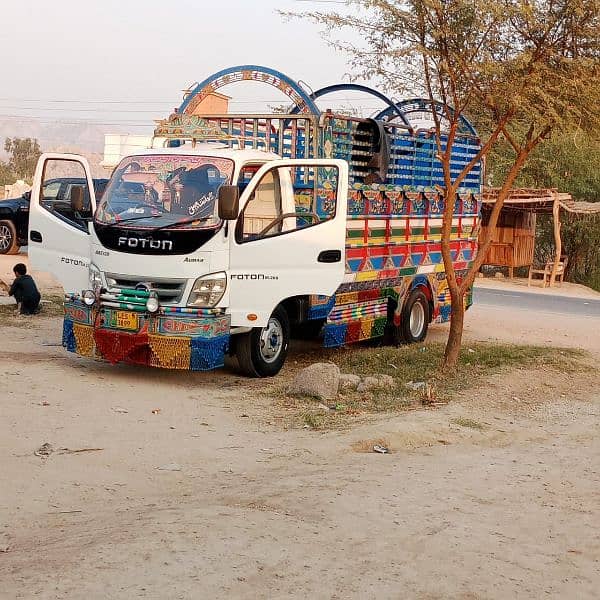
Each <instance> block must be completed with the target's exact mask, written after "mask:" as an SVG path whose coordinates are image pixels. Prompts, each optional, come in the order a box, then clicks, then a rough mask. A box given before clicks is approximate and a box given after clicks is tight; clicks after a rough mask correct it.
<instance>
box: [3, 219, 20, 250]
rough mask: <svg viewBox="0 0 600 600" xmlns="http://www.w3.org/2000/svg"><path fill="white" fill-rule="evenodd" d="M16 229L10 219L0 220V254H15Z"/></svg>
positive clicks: (17, 244) (17, 247)
mask: <svg viewBox="0 0 600 600" xmlns="http://www.w3.org/2000/svg"><path fill="white" fill-rule="evenodd" d="M18 252H19V242H18V240H17V230H16V228H15V226H14V224H13V223H12V222H11V221H0V254H17V253H18Z"/></svg>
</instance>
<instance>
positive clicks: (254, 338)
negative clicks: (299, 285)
mask: <svg viewBox="0 0 600 600" xmlns="http://www.w3.org/2000/svg"><path fill="white" fill-rule="evenodd" d="M289 344H290V322H289V319H288V316H287V313H286V312H285V310H284V309H283V308H281V307H280V306H278V307H277V308H276V309H275V310H274V311H273V314H272V315H271V316H270V317H269V322H268V323H267V325H266V327H255V328H254V329H253V330H252V331H249V332H248V333H242V334H240V335H239V336H238V337H237V339H236V343H235V355H236V357H237V361H238V364H239V367H240V371H241V372H242V373H243V374H244V375H247V376H249V377H273V375H277V373H279V371H280V370H281V367H283V363H284V362H285V359H286V357H287V353H288V347H289Z"/></svg>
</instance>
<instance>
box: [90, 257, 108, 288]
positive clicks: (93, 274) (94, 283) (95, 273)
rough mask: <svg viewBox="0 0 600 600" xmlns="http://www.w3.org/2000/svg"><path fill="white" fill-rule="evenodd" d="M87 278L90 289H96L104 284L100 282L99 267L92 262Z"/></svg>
mask: <svg viewBox="0 0 600 600" xmlns="http://www.w3.org/2000/svg"><path fill="white" fill-rule="evenodd" d="M89 278H90V288H91V289H92V290H97V289H99V288H101V287H102V286H103V285H104V284H103V282H102V274H101V273H100V269H99V268H98V267H97V266H96V265H95V264H94V263H90V270H89Z"/></svg>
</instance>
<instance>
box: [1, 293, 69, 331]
mask: <svg viewBox="0 0 600 600" xmlns="http://www.w3.org/2000/svg"><path fill="white" fill-rule="evenodd" d="M63 299H64V297H63V296H62V294H44V295H43V296H42V304H41V308H40V312H39V314H37V315H33V316H26V315H23V316H20V315H17V314H15V311H16V308H17V306H16V304H14V303H12V302H11V303H10V304H0V326H3V327H6V326H11V327H25V328H28V327H32V326H33V325H34V324H35V321H36V319H39V318H40V317H42V318H46V317H62V316H63V314H64V311H63Z"/></svg>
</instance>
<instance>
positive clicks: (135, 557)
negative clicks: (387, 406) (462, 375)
mask: <svg viewBox="0 0 600 600" xmlns="http://www.w3.org/2000/svg"><path fill="white" fill-rule="evenodd" d="M33 324H34V326H33V327H31V328H23V327H20V328H14V327H3V328H0V336H1V339H2V345H1V346H0V377H1V380H2V391H1V392H0V398H1V401H0V411H1V417H0V550H7V551H5V552H0V582H1V585H0V598H7V599H9V598H10V599H13V598H23V599H29V598H47V599H80V598H81V599H84V598H85V599H86V600H89V599H90V598H94V599H95V598H102V599H104V598H111V599H112V598H115V599H130V598H152V599H166V598H168V599H171V598H185V599H188V598H194V599H195V598H269V599H271V598H331V599H333V598H335V599H345V598H360V599H362V598H375V597H377V598H390V599H400V598H416V599H423V600H434V599H440V600H441V599H448V598H451V599H454V598H456V599H461V600H475V599H484V598H485V599H487V598H493V599H496V598H497V599H505V598H528V599H529V598H531V599H538V598H542V597H543V598H557V599H558V598H560V599H564V598H569V599H570V598H577V599H580V598H581V599H587V598H589V599H592V598H597V597H598V589H599V586H600V526H599V525H598V524H599V523H600V495H599V490H600V438H599V436H598V431H599V430H600V394H599V392H598V389H599V387H598V384H599V383H600V377H599V376H598V372H597V371H590V372H589V373H584V374H582V375H580V376H577V377H573V376H572V375H567V374H565V375H557V374H555V373H552V372H550V371H547V372H545V371H537V372H529V371H524V370H523V371H519V370H517V371H515V372H513V373H511V374H510V375H504V376H495V377H493V378H491V379H490V380H489V381H487V382H482V386H481V389H479V390H474V391H472V392H471V393H469V394H468V395H465V396H464V397H463V398H461V399H460V400H459V401H456V402H453V403H452V404H450V405H448V406H446V407H443V408H440V409H436V410H422V411H414V412H407V413H403V414H400V415H394V416H385V417H382V418H378V419H375V420H373V421H369V422H366V423H362V424H360V425H358V426H357V427H356V428H354V429H352V430H349V431H345V432H328V433H319V432H313V431H308V430H291V431H286V430H284V429H283V428H282V427H280V426H279V425H278V423H277V421H275V420H274V419H273V416H272V414H273V413H272V406H271V405H270V402H271V401H270V400H269V399H268V398H265V397H263V396H261V395H260V394H259V393H258V392H259V391H260V390H262V389H264V387H265V386H266V385H267V386H268V385H273V383H272V382H257V381H248V380H243V379H240V378H238V377H235V376H233V375H231V374H229V373H227V372H217V373H212V374H181V373H174V372H164V371H157V370H150V369H148V370H143V369H136V368H132V367H110V366H107V365H104V364H100V363H94V362H91V361H89V360H86V359H82V358H78V357H76V356H74V355H72V354H68V353H66V352H64V351H63V349H62V348H61V347H60V346H59V345H58V344H59V343H60V322H59V320H57V319H37V320H35V321H33ZM445 332H446V330H445V327H434V328H433V331H432V336H433V338H436V337H438V338H442V337H443V336H444V335H445ZM499 332H500V333H499ZM598 332H600V319H576V318H574V317H565V318H564V319H562V320H556V319H554V320H550V319H547V318H545V316H544V315H534V317H533V318H532V314H531V312H527V311H514V312H513V313H512V314H511V315H506V314H503V312H502V310H501V309H496V308H485V307H475V308H474V309H473V310H472V311H470V312H469V317H468V325H467V330H466V337H467V343H468V340H474V339H488V338H497V339H503V340H509V341H524V340H528V341H530V342H535V343H550V344H554V345H557V344H558V345H562V346H573V347H586V348H588V349H589V350H591V351H592V352H594V353H596V354H597V356H600V339H599V338H600V335H598ZM459 417H460V418H470V419H474V420H476V421H477V422H478V423H480V424H481V425H482V427H483V429H481V430H476V429H471V428H468V427H461V426H459V425H457V424H455V423H454V422H453V421H454V420H455V419H456V418H459ZM380 437H382V438H385V439H386V440H388V441H389V444H390V447H391V448H392V449H393V450H394V452H393V453H391V454H389V455H378V454H373V453H357V452H355V451H353V449H352V445H353V444H354V443H355V442H358V441H361V440H369V439H375V438H380ZM43 443H49V444H51V445H52V446H53V448H54V452H53V453H52V454H51V455H50V456H49V457H47V458H42V457H38V456H35V455H34V451H35V450H36V449H37V448H39V447H40V446H41V445H42V444H43ZM82 449H91V450H89V451H86V452H73V451H74V450H82Z"/></svg>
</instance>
